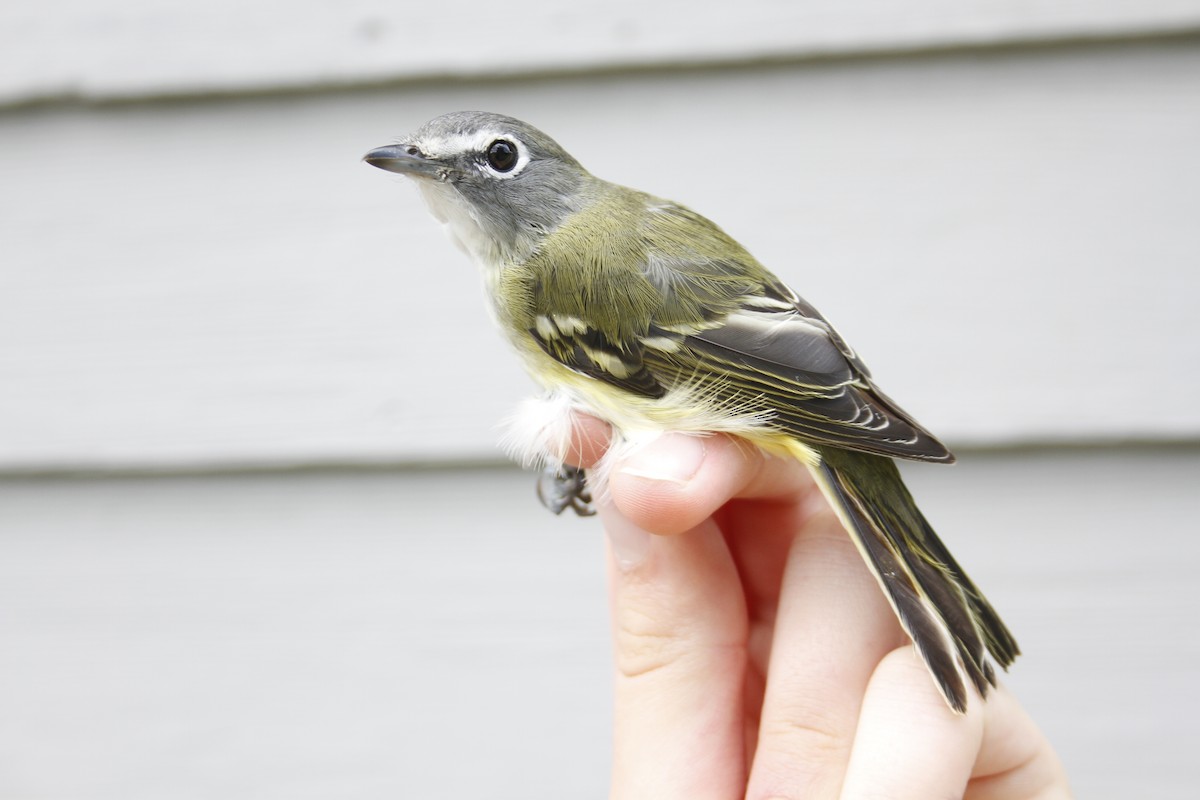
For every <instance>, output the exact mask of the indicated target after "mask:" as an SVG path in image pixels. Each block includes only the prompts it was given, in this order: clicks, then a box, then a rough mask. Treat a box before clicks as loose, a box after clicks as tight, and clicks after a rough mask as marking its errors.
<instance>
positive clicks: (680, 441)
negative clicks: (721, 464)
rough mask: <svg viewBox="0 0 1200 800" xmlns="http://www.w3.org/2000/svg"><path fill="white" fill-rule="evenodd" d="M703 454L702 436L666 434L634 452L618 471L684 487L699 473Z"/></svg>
mask: <svg viewBox="0 0 1200 800" xmlns="http://www.w3.org/2000/svg"><path fill="white" fill-rule="evenodd" d="M704 452H705V450H704V438H703V437H701V436H687V435H685V434H682V433H668V434H666V435H664V436H660V437H659V438H658V439H655V440H654V442H652V443H651V444H648V445H646V446H645V447H642V448H640V449H638V450H635V451H634V452H633V453H632V454H630V456H629V457H628V458H627V459H626V461H625V463H624V464H623V465H622V466H621V470H620V471H621V472H623V473H625V474H626V475H632V476H634V477H635V478H646V479H647V480H652V481H668V482H670V483H678V484H684V483H687V482H688V481H690V480H691V479H692V477H693V476H695V474H696V472H697V471H699V469H700V464H702V463H703V462H704Z"/></svg>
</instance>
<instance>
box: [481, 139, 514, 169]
mask: <svg viewBox="0 0 1200 800" xmlns="http://www.w3.org/2000/svg"><path fill="white" fill-rule="evenodd" d="M487 161H488V165H489V166H491V168H492V169H494V170H496V172H512V168H513V167H515V166H516V165H517V146H516V145H514V144H513V143H512V142H510V141H508V140H507V139H497V140H496V141H494V142H492V143H491V144H489V145H488V149H487Z"/></svg>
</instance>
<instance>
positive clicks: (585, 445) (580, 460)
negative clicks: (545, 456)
mask: <svg viewBox="0 0 1200 800" xmlns="http://www.w3.org/2000/svg"><path fill="white" fill-rule="evenodd" d="M611 438H612V426H611V425H609V424H608V423H607V422H604V421H603V420H600V419H597V418H596V417H593V416H592V415H590V414H584V413H583V412H581V411H572V412H571V428H570V433H569V434H568V436H567V442H566V446H565V447H564V449H563V452H562V454H561V457H562V460H563V461H564V462H566V463H567V464H572V465H574V466H576V467H582V468H583V469H590V468H591V467H593V466H595V465H596V463H597V462H598V461H600V459H601V458H603V457H604V454H605V452H606V451H607V450H608V442H609V440H610V439H611Z"/></svg>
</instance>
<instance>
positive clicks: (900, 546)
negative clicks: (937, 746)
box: [813, 447, 1021, 713]
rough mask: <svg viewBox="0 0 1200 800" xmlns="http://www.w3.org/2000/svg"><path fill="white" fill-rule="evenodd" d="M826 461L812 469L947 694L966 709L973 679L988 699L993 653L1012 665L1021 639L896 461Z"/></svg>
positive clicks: (837, 452) (833, 453) (827, 454)
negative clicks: (933, 523) (932, 520)
mask: <svg viewBox="0 0 1200 800" xmlns="http://www.w3.org/2000/svg"><path fill="white" fill-rule="evenodd" d="M820 456H821V463H820V464H819V465H817V466H815V467H814V468H813V472H814V474H815V475H816V476H817V480H818V483H819V484H820V486H821V489H822V491H823V492H824V493H825V495H826V497H828V498H829V501H830V502H831V503H832V504H833V507H834V509H835V510H836V511H837V512H838V516H840V517H841V519H842V523H843V524H844V525H845V526H846V529H847V531H849V533H850V535H851V538H853V539H854V542H855V544H856V545H858V549H859V551H860V552H861V553H862V556H863V558H864V559H865V560H866V562H867V565H868V566H869V567H870V568H871V571H872V572H873V573H875V578H876V579H877V580H878V581H879V584H880V586H882V587H883V591H884V594H885V595H887V598H888V601H889V602H890V603H891V604H892V608H893V609H895V611H896V616H897V617H899V618H900V624H901V625H902V626H904V630H905V631H907V632H908V635H909V636H910V637H912V640H913V644H915V645H916V648H917V652H918V653H920V654H921V658H922V659H924V661H925V664H926V666H927V667H929V672H930V673H931V674H932V675H933V679H934V681H935V682H936V683H937V685H938V688H939V689H940V690H941V692H942V696H943V697H945V698H946V702H947V703H948V704H949V705H950V707H951V708H952V709H954V710H955V711H956V712H959V713H962V712H964V711H965V710H966V707H967V684H966V682H967V680H970V681H971V682H972V683H973V684H975V687H976V688H977V689H978V690H979V694H980V695H981V696H986V695H987V690H988V687H989V685H990V686H995V685H996V675H995V672H994V670H993V669H992V665H991V663H989V661H988V660H987V654H988V653H990V654H991V657H992V659H994V660H995V662H996V663H997V664H999V665H1000V666H1001V667H1003V668H1007V667H1008V665H1009V664H1011V663H1012V662H1013V659H1015V658H1016V657H1017V655H1018V654H1019V653H1020V652H1021V651H1020V650H1019V649H1018V647H1017V642H1016V640H1015V639H1013V636H1012V634H1011V633H1009V631H1008V628H1007V627H1005V625H1004V623H1003V622H1002V621H1001V619H1000V617H999V615H997V614H996V612H995V610H993V609H992V606H991V605H990V604H989V603H988V601H987V599H986V598H985V597H984V596H983V593H982V592H980V591H979V590H978V589H977V588H975V584H974V583H972V582H971V579H970V578H968V577H967V574H966V573H965V572H963V569H962V567H960V566H959V565H958V562H956V561H955V560H954V557H953V556H952V555H950V551H949V550H947V549H946V546H945V545H944V544H942V542H941V540H940V539H938V537H937V534H935V533H934V532H933V528H932V527H930V525H929V523H928V522H927V521H926V520H925V517H924V516H923V515H922V514H921V511H920V509H918V508H917V504H916V503H915V502H914V501H913V499H912V495H911V494H909V492H908V488H907V487H905V485H904V482H903V481H902V480H901V479H900V471H899V470H898V469H896V464H895V462H893V461H892V459H890V458H887V457H885V456H877V455H871V454H869V453H857V452H850V451H848V450H841V449H836V448H832V447H822V448H820Z"/></svg>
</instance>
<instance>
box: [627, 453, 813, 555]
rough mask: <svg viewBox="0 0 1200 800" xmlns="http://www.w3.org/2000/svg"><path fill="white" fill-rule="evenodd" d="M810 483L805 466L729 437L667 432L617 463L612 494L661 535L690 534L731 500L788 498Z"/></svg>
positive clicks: (641, 522)
mask: <svg viewBox="0 0 1200 800" xmlns="http://www.w3.org/2000/svg"><path fill="white" fill-rule="evenodd" d="M810 485H811V482H810V479H809V477H808V475H807V471H806V470H805V468H804V466H803V465H801V464H800V463H799V462H798V461H795V460H792V459H776V458H772V457H770V456H767V455H765V454H764V453H763V452H762V451H761V450H759V449H758V448H756V447H754V446H752V445H750V444H748V443H747V442H745V441H743V440H740V439H736V438H733V437H730V436H722V435H711V436H699V435H693V434H684V433H667V434H663V435H662V436H660V437H658V438H657V439H655V440H653V441H652V442H650V443H648V444H646V445H643V446H641V447H639V448H637V449H635V450H634V451H633V452H631V453H630V454H629V455H628V456H626V457H625V458H624V459H623V460H621V461H619V462H617V463H615V464H613V465H612V469H611V472H610V474H609V478H608V487H609V491H610V492H611V493H612V496H613V498H614V499H615V501H616V503H617V506H618V507H619V508H620V509H621V511H622V513H624V514H625V515H626V516H627V517H628V518H629V519H631V520H633V521H634V522H636V523H637V524H638V525H640V526H641V527H643V528H646V529H647V530H649V531H652V532H654V533H659V534H672V533H679V532H681V531H686V530H689V529H691V528H693V527H695V526H696V525H698V524H699V523H700V521H701V520H703V519H706V518H708V517H710V516H711V515H712V514H713V512H715V511H716V510H717V509H718V508H720V507H721V506H722V505H724V504H725V503H726V502H728V501H729V499H730V498H731V497H734V496H735V495H736V496H739V497H786V496H789V495H795V494H797V493H800V492H803V491H805V490H806V489H807V488H808V487H809V486H810Z"/></svg>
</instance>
